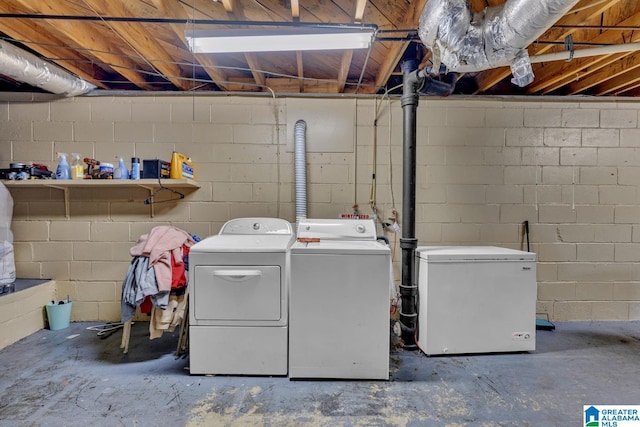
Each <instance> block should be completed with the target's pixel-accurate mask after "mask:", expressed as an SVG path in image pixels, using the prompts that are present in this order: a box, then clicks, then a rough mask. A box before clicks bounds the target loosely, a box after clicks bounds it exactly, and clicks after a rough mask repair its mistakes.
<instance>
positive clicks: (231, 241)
mask: <svg viewBox="0 0 640 427" xmlns="http://www.w3.org/2000/svg"><path fill="white" fill-rule="evenodd" d="M293 240H294V236H293V235H286V234H280V235H242V234H222V235H216V236H211V237H207V238H206V239H203V240H202V241H200V242H198V243H196V244H195V245H193V246H192V247H191V250H190V253H199V252H202V253H210V252H286V251H287V250H288V249H289V247H290V246H291V244H292V243H293Z"/></svg>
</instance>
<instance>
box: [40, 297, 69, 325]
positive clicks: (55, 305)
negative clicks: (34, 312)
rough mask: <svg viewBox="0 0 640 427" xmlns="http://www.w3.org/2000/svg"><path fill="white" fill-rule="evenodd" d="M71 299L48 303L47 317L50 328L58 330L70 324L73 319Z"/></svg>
mask: <svg viewBox="0 0 640 427" xmlns="http://www.w3.org/2000/svg"><path fill="white" fill-rule="evenodd" d="M71 305H72V302H71V301H51V302H50V303H47V305H46V309H47V319H48V320H49V329H51V330H52V331H57V330H60V329H64V328H66V327H68V326H69V322H70V321H71Z"/></svg>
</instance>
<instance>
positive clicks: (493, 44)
mask: <svg viewBox="0 0 640 427" xmlns="http://www.w3.org/2000/svg"><path fill="white" fill-rule="evenodd" d="M577 2H578V0H508V1H507V2H506V3H505V4H503V5H501V6H495V7H487V8H485V9H484V10H482V11H481V12H478V13H473V12H472V11H471V7H470V5H469V4H468V2H467V0H429V2H428V3H427V5H426V6H425V8H424V9H423V11H422V15H421V16H420V26H419V28H418V34H419V35H420V39H421V40H422V42H423V43H424V44H425V45H426V46H427V47H428V48H429V49H431V51H432V52H433V59H434V69H438V68H439V66H440V63H442V64H444V65H445V66H446V67H447V69H448V70H450V71H456V72H474V71H482V70H488V69H490V68H496V67H501V66H505V65H509V66H511V72H512V73H513V77H514V78H513V79H512V82H513V83H515V84H517V85H518V86H526V85H528V84H529V83H531V82H532V81H533V71H532V70H531V63H530V61H529V55H528V52H527V46H529V45H530V44H531V43H532V42H533V41H535V40H536V39H537V38H538V37H540V36H541V35H542V34H543V33H544V32H545V31H546V30H547V29H548V28H549V27H551V26H552V25H553V24H555V23H556V21H558V19H560V18H561V17H562V16H564V15H565V14H566V13H567V12H568V11H569V10H570V9H571V8H572V7H573V6H574V5H575V4H576V3H577Z"/></svg>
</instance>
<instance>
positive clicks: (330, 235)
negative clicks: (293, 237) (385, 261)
mask: <svg viewBox="0 0 640 427" xmlns="http://www.w3.org/2000/svg"><path fill="white" fill-rule="evenodd" d="M298 238H303V239H320V240H321V241H322V240H374V241H375V240H376V225H375V223H374V222H373V220H372V219H308V218H305V219H302V220H300V222H299V223H298Z"/></svg>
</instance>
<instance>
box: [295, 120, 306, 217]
mask: <svg viewBox="0 0 640 427" xmlns="http://www.w3.org/2000/svg"><path fill="white" fill-rule="evenodd" d="M306 130H307V122H305V121H304V120H298V121H297V122H296V124H295V127H294V141H295V145H294V150H295V178H296V222H297V223H300V220H301V219H304V218H306V217H307V167H306V160H307V159H306V157H307V156H306V142H307V141H306Z"/></svg>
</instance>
